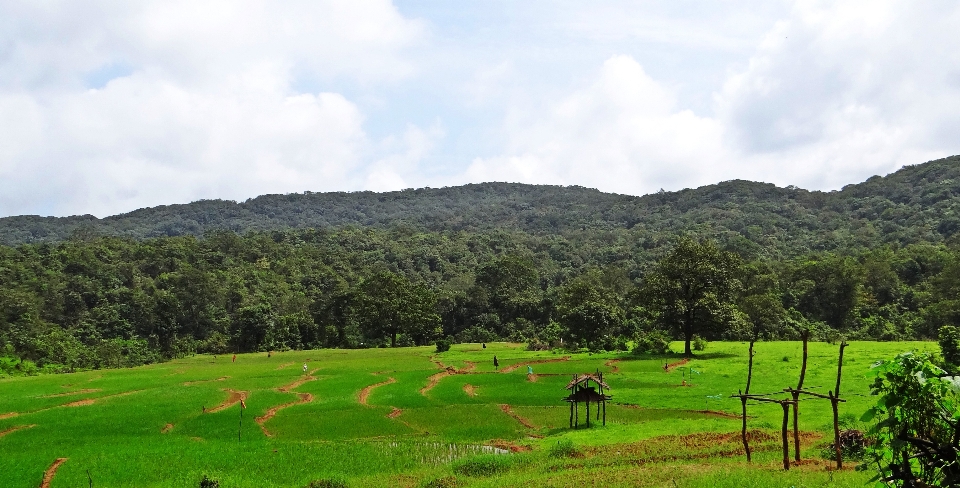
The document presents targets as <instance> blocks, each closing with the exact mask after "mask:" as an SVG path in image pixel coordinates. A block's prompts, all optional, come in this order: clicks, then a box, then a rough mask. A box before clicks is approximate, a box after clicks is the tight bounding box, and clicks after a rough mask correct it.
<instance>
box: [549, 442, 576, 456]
mask: <svg viewBox="0 0 960 488" xmlns="http://www.w3.org/2000/svg"><path fill="white" fill-rule="evenodd" d="M579 456H581V453H580V450H579V449H577V446H576V445H574V444H573V441H571V440H570V439H564V440H562V441H557V443H556V444H554V445H552V446H550V457H555V458H568V457H579Z"/></svg>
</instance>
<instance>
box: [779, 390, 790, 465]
mask: <svg viewBox="0 0 960 488" xmlns="http://www.w3.org/2000/svg"><path fill="white" fill-rule="evenodd" d="M780 406H781V407H783V429H782V431H781V432H782V436H783V469H784V470H785V471H789V470H790V442H789V441H788V440H787V425H788V423H789V422H788V421H789V419H790V402H788V401H781V402H780Z"/></svg>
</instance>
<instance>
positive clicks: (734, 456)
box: [0, 342, 935, 488]
mask: <svg viewBox="0 0 960 488" xmlns="http://www.w3.org/2000/svg"><path fill="white" fill-rule="evenodd" d="M675 348H676V346H675ZM934 348H935V345H933V344H926V343H865V342H854V343H852V344H851V345H850V347H849V348H848V349H847V351H846V356H845V366H844V378H843V390H844V392H845V393H844V397H845V398H847V399H848V402H847V403H845V404H844V405H842V407H841V412H842V417H843V418H844V419H845V421H846V422H848V423H855V422H856V420H855V419H856V418H859V415H860V413H862V412H863V411H864V410H865V409H866V407H867V406H868V405H869V404H870V403H871V401H872V399H871V398H870V397H869V394H868V393H869V391H868V385H869V379H867V378H866V377H865V374H866V372H867V371H868V368H869V366H870V365H871V364H872V363H873V362H874V361H876V360H877V359H880V358H886V357H891V356H893V355H895V354H896V353H897V352H900V351H903V350H910V349H924V350H931V349H934ZM756 350H757V354H756V357H755V359H754V386H753V387H752V388H751V390H752V391H757V392H775V391H779V390H782V389H783V388H785V387H788V386H792V385H794V384H795V382H796V377H797V374H798V372H799V367H800V360H799V356H800V344H799V343H786V342H775V343H758V344H757V347H756ZM494 355H496V356H497V358H498V362H499V364H500V366H499V367H497V368H495V367H494V365H493V361H492V359H493V356H494ZM784 358H786V360H784ZM679 359H680V358H679V357H677V356H661V357H635V356H631V355H629V354H593V355H591V354H570V353H559V354H557V353H553V352H550V351H540V352H527V351H525V350H524V348H523V346H522V345H518V344H503V343H493V344H487V348H485V349H484V348H483V347H481V346H480V345H479V344H460V345H454V346H453V348H452V349H451V350H450V351H448V352H445V353H441V354H436V353H435V351H434V348H432V347H421V348H398V349H374V350H321V351H297V352H282V353H274V354H272V355H271V356H270V357H268V356H267V355H266V354H242V355H238V356H237V359H236V361H235V362H234V361H232V357H226V356H220V357H213V356H195V357H191V358H187V359H183V360H177V361H172V362H169V363H164V364H158V365H151V366H145V367H138V368H133V369H125V370H102V371H87V372H80V373H74V374H63V375H45V376H37V377H27V378H6V379H0V486H4V487H13V488H19V487H22V488H34V487H36V486H38V484H39V483H40V482H41V481H42V479H43V478H44V476H45V473H52V474H50V475H49V478H50V479H49V486H51V487H54V488H57V487H74V486H88V483H89V481H90V480H92V481H93V483H94V486H97V487H113V486H117V487H119V486H138V487H194V486H199V481H200V479H202V477H203V476H204V475H206V476H208V477H209V478H210V479H217V480H219V481H220V483H221V484H220V486H222V487H251V488H252V487H258V488H259V487H291V486H294V487H297V486H306V485H307V484H308V483H310V482H311V481H313V480H319V479H343V480H344V481H345V482H346V483H347V484H348V486H421V485H425V484H427V483H429V482H431V481H434V480H446V481H443V483H455V486H498V487H499V486H540V485H546V484H550V485H553V486H668V487H671V486H674V485H675V486H710V487H712V488H713V487H724V486H789V484H790V483H793V482H794V481H797V480H810V481H804V485H803V486H861V485H862V483H863V482H864V481H865V480H866V479H867V478H868V476H867V473H859V472H854V471H843V472H837V473H828V472H827V471H826V467H827V466H828V465H829V462H827V461H825V460H822V459H821V458H820V457H819V456H820V454H819V453H820V452H821V451H822V448H823V444H824V443H825V442H828V441H829V439H830V436H832V431H831V429H832V426H831V424H830V422H831V421H830V419H831V412H830V407H829V404H827V403H826V402H822V403H824V404H820V403H821V402H806V403H803V404H802V405H801V429H802V430H803V431H804V436H803V444H802V448H803V456H804V458H805V459H806V460H809V461H805V464H803V465H802V466H799V467H797V469H796V470H794V471H791V472H790V473H786V474H785V473H782V472H781V471H780V468H779V466H778V457H779V446H780V440H779V430H778V427H779V424H780V421H781V412H780V409H779V407H778V406H776V405H774V406H772V407H766V406H762V405H761V406H756V407H752V408H751V413H750V415H751V418H750V419H749V423H750V427H751V429H752V430H751V436H752V437H751V438H752V439H753V440H752V441H751V442H752V445H753V446H754V450H755V454H756V455H755V459H754V463H753V464H752V465H747V464H746V463H745V462H744V460H743V456H742V447H741V446H740V444H739V434H738V433H739V429H740V419H739V407H740V405H739V401H738V400H736V399H731V398H729V396H730V395H731V394H734V393H736V392H737V390H738V389H739V388H742V387H743V383H744V380H745V372H746V344H741V343H711V344H710V345H709V347H708V349H707V351H705V352H704V353H701V354H700V355H698V356H697V357H695V358H694V359H693V360H691V361H689V362H686V363H684V364H676V363H678V362H679ZM664 364H675V366H674V367H672V368H670V369H669V371H668V370H665V369H664V367H663V366H664ZM304 365H306V371H304ZM528 366H529V368H531V369H532V375H531V374H529V373H530V371H529V370H528ZM597 371H600V372H603V374H604V380H605V381H606V382H607V383H608V384H609V385H610V388H611V389H610V391H609V393H610V394H611V395H613V401H612V402H611V403H608V404H607V425H606V426H602V425H600V424H601V422H600V421H599V420H598V419H597V418H596V414H597V410H596V405H592V406H591V423H592V426H591V427H590V428H585V427H584V421H585V418H584V416H585V411H584V410H583V406H582V405H581V410H580V411H579V414H578V418H579V421H580V425H581V428H580V429H570V428H569V416H570V410H569V406H568V405H567V404H566V403H564V402H562V401H561V398H563V397H564V396H566V394H567V391H566V390H565V389H564V386H565V385H566V384H567V383H568V382H569V380H570V378H571V377H572V375H574V374H583V373H594V372H597ZM440 373H443V374H442V375H440V376H438V374H440ZM835 375H836V346H834V345H830V344H820V343H814V344H811V345H810V365H809V367H808V370H807V381H806V384H807V385H809V386H810V387H811V388H814V389H816V388H817V387H819V388H822V389H828V388H832V386H831V384H832V382H833V381H834V380H835ZM428 386H429V388H428V389H426V391H424V389H425V388H426V387H428ZM241 400H242V404H241ZM854 426H855V425H854ZM557 445H563V446H566V447H568V448H569V449H568V450H569V451H570V452H576V453H578V455H577V456H551V454H550V452H551V449H553V450H556V448H555V446H557ZM58 459H67V461H63V462H61V463H60V464H58V465H57V467H56V469H55V470H54V471H50V469H51V467H52V466H53V465H54V463H56V461H57V460H58ZM88 476H89V478H88ZM728 479H730V480H736V483H735V484H731V483H732V482H728V481H725V480H728ZM780 481H783V482H784V483H786V484H785V485H784V484H782V483H780ZM437 482H438V483H439V482H440V481H437ZM821 482H822V483H821ZM764 483H766V484H764ZM818 483H821V484H818ZM450 486H454V485H450ZM796 486H800V485H796Z"/></svg>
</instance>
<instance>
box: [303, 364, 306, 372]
mask: <svg viewBox="0 0 960 488" xmlns="http://www.w3.org/2000/svg"><path fill="white" fill-rule="evenodd" d="M303 373H304V374H306V373H307V363H303Z"/></svg>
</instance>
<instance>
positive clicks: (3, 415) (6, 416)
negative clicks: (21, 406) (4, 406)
mask: <svg viewBox="0 0 960 488" xmlns="http://www.w3.org/2000/svg"><path fill="white" fill-rule="evenodd" d="M17 415H20V414H19V413H17V412H7V413H0V420H3V419H10V418H13V417H16V416H17Z"/></svg>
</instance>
